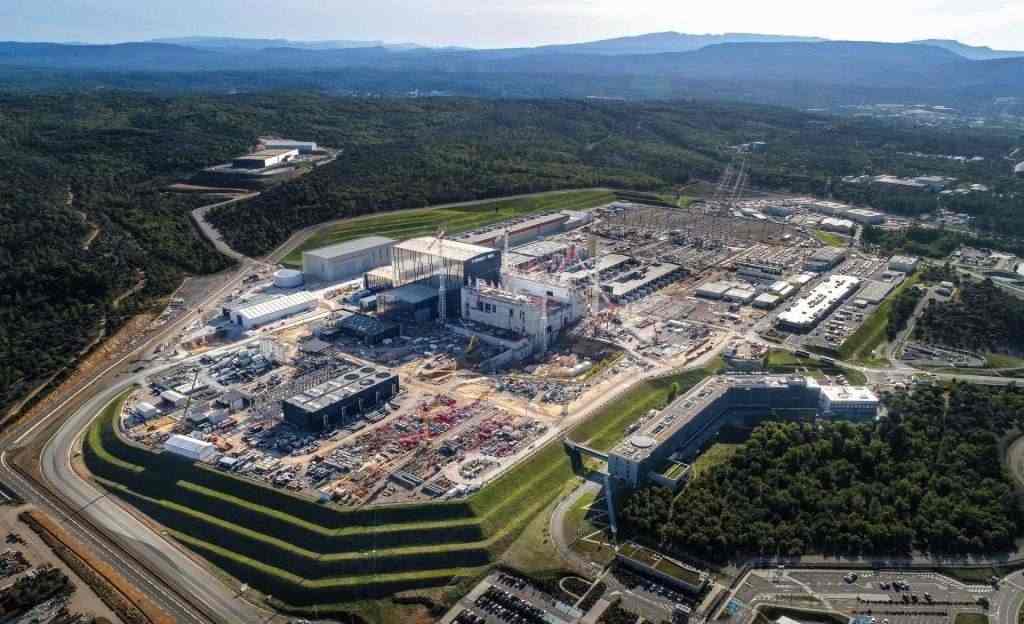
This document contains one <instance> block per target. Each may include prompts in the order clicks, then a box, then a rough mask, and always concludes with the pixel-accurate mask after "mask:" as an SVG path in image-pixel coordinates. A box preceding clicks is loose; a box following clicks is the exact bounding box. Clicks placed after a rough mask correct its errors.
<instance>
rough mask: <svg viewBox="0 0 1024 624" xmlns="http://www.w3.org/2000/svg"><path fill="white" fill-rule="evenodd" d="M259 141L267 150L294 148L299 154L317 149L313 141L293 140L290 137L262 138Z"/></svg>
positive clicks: (309, 152) (310, 152)
mask: <svg viewBox="0 0 1024 624" xmlns="http://www.w3.org/2000/svg"><path fill="white" fill-rule="evenodd" d="M260 143H262V144H263V147H264V148H265V149H268V150H295V151H297V152H298V153H300V154H312V153H313V152H315V151H316V150H317V145H316V142H315V141H293V140H291V139H262V140H261V141H260Z"/></svg>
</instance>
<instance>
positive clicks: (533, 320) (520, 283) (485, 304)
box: [462, 274, 586, 353]
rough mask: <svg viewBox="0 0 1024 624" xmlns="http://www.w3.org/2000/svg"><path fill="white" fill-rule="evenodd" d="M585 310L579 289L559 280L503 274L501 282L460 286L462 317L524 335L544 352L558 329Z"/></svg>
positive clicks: (536, 348)
mask: <svg viewBox="0 0 1024 624" xmlns="http://www.w3.org/2000/svg"><path fill="white" fill-rule="evenodd" d="M585 310H586V303H585V300H584V298H583V296H582V293H581V292H580V291H578V290H577V289H575V288H572V287H570V286H566V285H564V284H560V283H554V282H550V283H549V282H545V281H540V280H539V279H537V278H532V277H527V276H523V275H515V274H506V275H505V276H504V277H503V280H502V285H501V286H500V287H498V286H490V285H486V284H481V283H477V284H474V285H472V286H468V287H465V288H463V289H462V319H463V320H464V321H470V322H473V323H479V324H481V325H484V326H486V327H489V328H494V329H499V330H502V331H503V332H509V333H511V334H513V335H514V336H515V337H517V338H518V337H523V338H527V339H528V340H529V341H530V347H531V352H532V353H543V352H544V351H546V350H547V349H548V345H549V344H550V343H551V342H552V341H553V340H554V339H555V338H556V337H557V336H558V334H559V332H561V331H562V330H563V329H565V328H566V327H568V326H569V325H571V324H573V323H575V322H576V321H578V320H579V319H580V318H582V316H583V314H584V313H585Z"/></svg>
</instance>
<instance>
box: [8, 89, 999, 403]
mask: <svg viewBox="0 0 1024 624" xmlns="http://www.w3.org/2000/svg"><path fill="white" fill-rule="evenodd" d="M263 134H276V135H280V136H290V137H294V138H297V139H309V140H314V141H317V142H319V143H321V144H322V145H327V146H331V147H337V148H340V149H341V150H343V151H342V154H341V157H340V158H339V159H338V160H337V161H336V162H334V163H332V164H330V165H327V166H325V167H322V168H320V169H318V170H316V171H315V172H314V173H312V174H310V175H309V176H307V177H305V178H301V179H299V180H297V181H294V182H291V183H287V184H284V185H282V186H280V187H277V188H274V189H272V190H271V191H269V192H267V193H264V194H263V195H262V196H261V197H259V198H258V199H257V200H255V201H251V202H248V203H244V204H239V205H236V206H234V207H231V208H225V209H222V210H220V211H218V212H216V213H215V214H213V215H212V219H213V220H214V221H215V222H216V224H217V225H218V226H219V227H220V228H221V230H222V231H223V232H224V234H225V235H226V237H227V239H228V240H229V241H230V242H231V243H232V244H233V245H235V246H236V247H238V248H239V249H240V250H242V251H245V252H247V253H254V254H257V253H264V252H267V251H269V250H270V249H272V248H273V247H274V245H276V244H277V243H279V242H281V241H283V240H284V239H285V238H286V237H287V236H288V235H289V234H290V233H291V232H292V231H294V230H295V229H296V228H299V227H302V226H306V225H310V224H313V223H317V222H320V221H323V220H326V219H331V218H339V217H346V216H353V215H358V214H365V213H370V212H382V211H387V210H394V209H399V208H405V207H413V206H423V205H426V204H431V203H438V202H448V201H459V200H466V199H475V198H485V197H494V196H501V195H509V194H516V193H525V192H531V191H541V190H547V189H559V188H568V187H589V186H610V187H629V188H637V189H658V190H667V189H669V188H670V187H672V186H675V185H679V184H684V183H687V182H688V181H690V180H692V179H694V178H707V179H712V180H713V179H715V178H717V176H718V175H719V173H720V172H721V170H722V168H723V167H724V164H725V163H726V162H728V161H729V160H730V159H731V158H733V156H734V152H733V151H732V150H731V149H730V147H729V146H731V145H735V144H737V143H743V142H748V141H755V140H762V141H766V142H767V143H768V145H769V149H768V150H767V151H766V152H765V153H761V154H754V155H751V157H750V165H751V167H750V175H751V182H752V184H754V185H757V186H763V187H768V188H774V189H788V190H793V191H799V192H815V193H823V192H824V191H825V188H826V180H827V179H828V178H829V177H833V178H836V177H838V176H841V175H845V174H848V173H851V172H852V173H859V172H862V171H865V170H870V169H871V168H872V167H874V166H876V163H883V164H884V165H885V166H889V164H890V163H893V162H901V161H900V157H898V156H897V154H898V153H899V152H909V151H915V150H920V151H923V152H928V153H958V152H959V151H960V148H961V147H962V146H963V145H964V143H965V141H967V142H969V144H970V147H971V153H972V154H979V155H982V156H985V157H986V158H987V159H989V161H991V162H993V163H996V162H997V160H998V159H999V158H1001V156H1002V155H1004V154H1005V153H1006V152H1007V150H1008V149H1009V146H1010V145H1011V144H1012V143H1013V140H1014V139H1013V138H1012V137H1007V136H1005V135H1003V134H1000V133H996V132H988V131H986V130H984V129H980V130H971V131H948V132H947V131H922V130H910V129H902V128H899V127H893V126H889V125H885V124H882V123H878V122H873V121H870V120H860V119H852V118H845V119H838V118H833V117H828V116H824V115H815V114H808V113H803V112H799V111H795V110H791V109H783V108H772V107H758V106H753V105H743V104H722V103H706V102H704V103H701V102H693V101H685V102H671V103H645V104H630V103H625V102H607V101H567V100H516V101H499V100H471V99H459V98H424V99H417V98H404V99H379V98H366V99H361V98H336V97H328V96H321V95H310V94H304V93H280V94H263V95H232V96H221V97H218V96H180V97H155V96H148V95H142V94H126V93H116V92H111V93H105V92H95V93H88V94H86V93H69V94H65V95H35V96H29V95H24V96H15V95H0V147H2V148H3V150H2V155H0V163H2V166H3V171H4V175H2V176H0V219H2V220H3V221H2V223H3V225H4V227H3V228H0V277H2V280H3V282H2V285H0V361H2V364H0V406H3V405H7V404H9V403H10V402H11V401H12V400H13V399H14V398H15V397H18V396H22V395H23V394H24V393H25V392H26V391H27V390H29V389H30V388H32V387H35V386H36V385H37V384H38V382H39V381H40V380H42V379H45V378H46V377H47V376H48V375H49V374H51V373H53V372H55V371H57V370H59V369H60V368H61V367H62V366H63V365H66V364H68V363H69V362H71V361H73V358H74V357H75V355H76V354H77V353H79V352H80V351H81V350H82V349H83V348H85V347H86V346H87V345H89V344H90V343H91V342H92V340H93V339H94V338H95V337H96V336H98V335H100V334H101V332H103V331H110V330H112V329H114V328H115V327H117V326H118V324H120V323H121V322H122V321H123V319H124V318H126V317H127V316H128V315H130V314H132V313H134V312H135V311H136V310H137V309H138V308H139V307H140V306H145V305H149V304H150V302H152V301H153V300H154V298H156V297H160V296H164V295H166V294H168V293H169V292H170V291H171V290H172V289H173V288H174V287H175V286H176V285H177V284H179V283H180V280H181V278H182V277H183V276H184V275H186V274H190V273H204V272H209V271H215V270H218V269H221V268H223V267H225V266H226V262H225V260H224V259H223V258H221V257H220V256H218V255H216V254H214V253H213V252H212V251H211V250H210V249H209V248H208V247H207V246H206V245H205V244H203V243H201V242H200V241H199V239H198V238H197V237H196V235H195V233H194V232H193V231H192V227H191V225H190V223H189V221H188V218H187V212H188V209H189V208H191V207H193V206H195V205H196V203H197V201H200V200H197V199H195V198H182V197H176V196H171V195H167V194H165V193H163V192H162V191H161V190H160V189H161V188H162V187H163V186H164V185H165V184H166V183H167V182H169V181H173V180H177V179H181V178H182V177H187V176H189V175H190V174H192V173H193V172H195V171H196V170H198V169H199V168H201V167H203V166H206V165H209V164H212V163H216V162H220V161H223V160H225V159H227V158H230V157H232V156H235V155H238V154H239V153H242V152H244V151H245V150H246V149H248V148H249V147H250V146H251V145H253V144H254V142H255V141H256V138H257V137H258V136H260V135H263ZM993 166H994V165H993ZM915 168H917V169H916V170H917V171H918V172H920V173H927V172H929V171H931V170H932V169H933V168H934V165H933V164H931V163H917V164H915V163H913V162H911V163H909V164H907V165H906V166H905V167H904V168H903V169H901V170H902V171H913V170H915ZM986 172H987V170H985V169H982V170H981V173H980V174H979V175H982V174H985V173H986ZM982 181H984V180H982ZM134 288H138V290H137V291H136V290H133V289H134ZM130 290H131V291H132V293H133V294H131V296H128V297H126V298H124V299H123V301H120V302H119V306H118V307H116V308H114V306H113V302H114V301H115V300H117V298H118V297H119V296H120V295H122V294H124V293H126V292H129V291H130Z"/></svg>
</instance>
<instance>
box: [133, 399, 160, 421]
mask: <svg viewBox="0 0 1024 624" xmlns="http://www.w3.org/2000/svg"><path fill="white" fill-rule="evenodd" d="M133 409H134V410H135V413H136V414H138V415H139V416H140V417H141V418H145V419H146V420H149V419H150V418H156V417H157V415H159V414H160V410H158V409H157V408H156V406H155V405H153V404H152V403H149V402H147V401H139V402H138V403H136V404H135V407H134V408H133Z"/></svg>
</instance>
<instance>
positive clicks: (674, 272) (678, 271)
mask: <svg viewBox="0 0 1024 624" xmlns="http://www.w3.org/2000/svg"><path fill="white" fill-rule="evenodd" d="M684 275H686V270H685V269H683V267H681V266H679V265H678V264H672V263H671V262H652V263H651V264H648V265H644V266H640V267H638V268H636V269H633V270H630V271H626V272H624V273H622V274H621V275H618V276H616V277H615V278H614V279H612V280H611V281H609V282H608V283H606V284H603V285H602V288H603V289H604V290H605V292H607V293H608V295H609V297H611V300H612V301H614V302H615V303H623V302H628V301H632V300H633V299H634V298H636V297H637V296H642V295H645V294H649V293H651V292H654V291H656V290H658V289H660V288H663V287H665V286H667V285H668V284H671V283H672V282H674V281H676V280H678V279H680V278H682V277H683V276H684Z"/></svg>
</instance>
